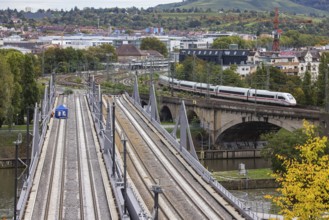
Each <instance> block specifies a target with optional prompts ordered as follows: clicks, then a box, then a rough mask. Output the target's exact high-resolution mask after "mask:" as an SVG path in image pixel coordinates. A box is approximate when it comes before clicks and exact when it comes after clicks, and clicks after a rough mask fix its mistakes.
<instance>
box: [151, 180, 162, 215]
mask: <svg viewBox="0 0 329 220" xmlns="http://www.w3.org/2000/svg"><path fill="white" fill-rule="evenodd" d="M151 190H152V191H153V192H154V206H153V219H154V220H158V209H159V193H162V192H163V191H162V189H161V186H159V185H153V186H152V189H151Z"/></svg>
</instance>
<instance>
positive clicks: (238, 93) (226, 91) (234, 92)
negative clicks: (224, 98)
mask: <svg viewBox="0 0 329 220" xmlns="http://www.w3.org/2000/svg"><path fill="white" fill-rule="evenodd" d="M219 92H221V93H227V94H237V95H244V92H236V91H228V90H221V89H220V90H219Z"/></svg>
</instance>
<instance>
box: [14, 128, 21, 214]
mask: <svg viewBox="0 0 329 220" xmlns="http://www.w3.org/2000/svg"><path fill="white" fill-rule="evenodd" d="M21 143H22V134H21V133H19V134H18V136H17V140H16V141H14V144H15V193H14V220H16V219H17V207H16V206H17V190H18V189H17V187H18V184H17V183H18V177H17V173H18V145H19V144H21Z"/></svg>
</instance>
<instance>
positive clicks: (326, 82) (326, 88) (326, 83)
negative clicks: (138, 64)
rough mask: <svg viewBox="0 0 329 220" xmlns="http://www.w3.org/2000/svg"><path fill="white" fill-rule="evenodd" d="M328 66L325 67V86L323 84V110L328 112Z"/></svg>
mask: <svg viewBox="0 0 329 220" xmlns="http://www.w3.org/2000/svg"><path fill="white" fill-rule="evenodd" d="M327 65H328V68H329V64H327ZM328 68H326V69H325V86H324V89H325V97H324V99H325V100H324V110H325V112H327V113H328V112H329V100H328V98H329V97H328V96H329V94H328V93H329V91H328V89H329V86H328Z"/></svg>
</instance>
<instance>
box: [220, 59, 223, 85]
mask: <svg viewBox="0 0 329 220" xmlns="http://www.w3.org/2000/svg"><path fill="white" fill-rule="evenodd" d="M220 85H223V58H221V59H220Z"/></svg>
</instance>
